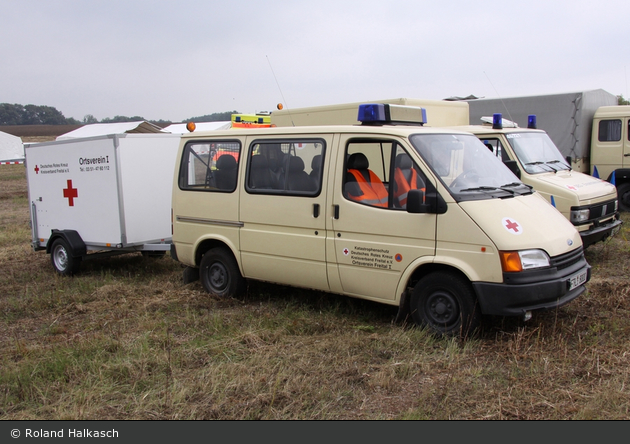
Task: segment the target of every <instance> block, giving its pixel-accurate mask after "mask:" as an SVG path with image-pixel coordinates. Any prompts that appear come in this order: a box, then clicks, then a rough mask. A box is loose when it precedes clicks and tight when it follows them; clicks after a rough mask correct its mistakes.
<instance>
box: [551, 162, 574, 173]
mask: <svg viewBox="0 0 630 444" xmlns="http://www.w3.org/2000/svg"><path fill="white" fill-rule="evenodd" d="M545 163H546V164H547V165H548V164H550V163H559V164H560V165H561V166H562V167H564V168H560V170H563V169H568V170H570V169H571V167H570V166H569V165H567V164H566V163H564V162H563V161H561V160H550V161H548V162H545ZM552 168H553V167H552ZM556 171H559V170H556Z"/></svg>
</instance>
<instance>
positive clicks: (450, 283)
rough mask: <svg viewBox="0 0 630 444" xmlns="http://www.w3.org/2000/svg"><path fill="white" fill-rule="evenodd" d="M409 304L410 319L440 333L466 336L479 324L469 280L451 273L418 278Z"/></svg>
mask: <svg viewBox="0 0 630 444" xmlns="http://www.w3.org/2000/svg"><path fill="white" fill-rule="evenodd" d="M410 304H411V306H410V308H411V316H412V318H413V320H414V322H415V323H416V324H418V325H420V326H423V327H427V328H429V329H431V330H433V331H434V332H435V333H437V334H439V335H442V336H454V335H457V334H459V335H460V336H461V337H467V336H469V335H470V334H471V333H473V332H474V330H475V329H476V328H477V327H478V326H479V324H480V323H481V312H480V311H479V306H478V304H477V302H476V298H475V294H474V292H473V289H472V287H471V285H470V283H469V282H468V281H467V280H465V279H464V278H462V277H460V276H459V275H458V274H455V273H452V272H448V271H438V272H435V273H431V274H429V275H427V276H425V277H424V278H422V279H421V280H420V281H419V282H418V283H417V284H416V286H415V287H414V289H413V293H412V294H411V301H410Z"/></svg>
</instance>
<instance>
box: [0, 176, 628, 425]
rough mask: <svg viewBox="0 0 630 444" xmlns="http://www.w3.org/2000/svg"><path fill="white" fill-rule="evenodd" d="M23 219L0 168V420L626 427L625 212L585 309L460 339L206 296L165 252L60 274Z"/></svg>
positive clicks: (498, 322) (335, 304)
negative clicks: (580, 422) (524, 422)
mask: <svg viewBox="0 0 630 444" xmlns="http://www.w3.org/2000/svg"><path fill="white" fill-rule="evenodd" d="M28 217H29V216H28V202H27V198H26V183H25V175H24V167H23V166H20V165H15V166H14V165H11V166H3V167H1V168H0V286H1V287H0V288H1V290H0V292H1V293H0V417H2V418H3V419H10V420H20V419H57V420H68V419H223V420H228V419H434V420H436V419H493V420H497V419H503V420H510V419H630V413H629V408H630V396H629V388H628V387H629V386H630V381H629V374H630V373H629V372H630V352H628V350H630V316H629V315H630V313H629V310H630V301H629V299H628V293H629V292H630V289H629V288H630V287H629V286H628V283H629V279H628V267H629V266H630V260H629V259H630V246H629V244H628V233H629V231H630V227H628V222H627V221H628V220H629V219H630V217H629V216H628V215H624V219H625V220H626V224H624V228H623V231H622V232H621V233H620V234H619V235H618V236H617V237H616V238H614V239H612V240H610V241H608V242H606V243H600V244H597V245H594V246H592V247H591V248H589V250H588V251H587V258H588V260H589V263H590V264H591V265H592V266H593V279H592V281H591V282H590V283H589V284H588V292H587V293H586V294H585V295H583V296H581V297H580V298H578V299H577V300H575V301H573V302H572V303H570V304H569V305H567V306H565V307H562V308H561V309H559V310H556V311H550V312H544V313H535V314H534V317H533V319H532V320H530V321H528V322H526V323H524V322H521V321H520V320H517V319H509V318H489V319H486V320H485V322H484V324H483V327H482V330H481V332H480V334H479V336H478V337H477V338H475V339H471V340H468V341H466V342H461V341H458V340H453V339H435V338H433V337H431V336H429V335H427V334H426V333H425V332H424V331H421V330H420V329H417V328H408V327H405V326H402V325H396V324H394V323H393V318H394V316H395V314H396V312H395V309H392V308H391V307H387V306H383V305H379V304H373V303H369V302H365V301H360V300H354V299H350V298H345V297H341V296H335V295H330V294H325V293H318V292H308V291H303V290H296V289H291V288H285V287H280V286H275V285H267V284H262V283H250V285H249V290H248V295H247V296H246V297H245V298H243V299H242V300H221V299H216V298H213V297H210V296H208V295H207V294H206V293H205V292H204V291H203V289H202V288H201V286H200V284H199V283H198V282H195V283H191V284H188V285H184V284H183V282H182V274H181V272H182V269H181V267H180V266H179V264H177V263H175V262H174V261H172V260H171V259H170V258H169V257H168V256H167V257H166V258H163V259H154V258H143V257H141V256H140V255H124V256H118V257H113V258H110V259H105V260H99V261H86V262H84V263H83V264H82V272H81V274H80V275H78V276H76V277H74V278H61V277H58V276H56V275H55V274H54V273H53V269H52V266H51V265H50V261H49V257H48V256H47V255H45V254H44V253H43V252H34V251H32V249H31V248H30V243H29V242H30V229H29V226H28Z"/></svg>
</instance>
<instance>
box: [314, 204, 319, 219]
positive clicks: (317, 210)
mask: <svg viewBox="0 0 630 444" xmlns="http://www.w3.org/2000/svg"><path fill="white" fill-rule="evenodd" d="M313 217H314V218H315V219H317V218H318V217H319V204H313Z"/></svg>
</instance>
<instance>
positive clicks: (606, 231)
mask: <svg viewBox="0 0 630 444" xmlns="http://www.w3.org/2000/svg"><path fill="white" fill-rule="evenodd" d="M622 223H623V221H622V220H620V219H619V215H618V214H617V216H616V217H615V218H613V219H611V220H609V221H607V222H606V223H605V224H601V225H600V224H597V223H596V224H593V227H592V228H591V229H590V230H586V231H580V237H581V238H582V244H584V248H586V247H588V246H589V245H593V244H594V243H596V242H600V241H603V240H606V239H607V238H608V237H610V236H613V235H615V234H616V233H617V232H618V231H619V229H620V227H621V224H622Z"/></svg>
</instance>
